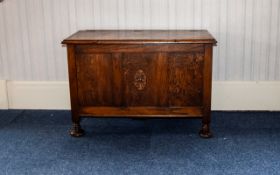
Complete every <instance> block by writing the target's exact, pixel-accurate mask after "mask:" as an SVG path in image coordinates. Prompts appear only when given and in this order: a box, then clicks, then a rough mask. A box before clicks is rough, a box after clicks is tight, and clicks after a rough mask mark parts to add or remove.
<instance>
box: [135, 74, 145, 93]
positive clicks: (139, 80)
mask: <svg viewBox="0 0 280 175" xmlns="http://www.w3.org/2000/svg"><path fill="white" fill-rule="evenodd" d="M133 83H134V86H135V87H136V88H137V90H139V91H141V90H144V89H145V87H146V84H147V76H146V74H145V73H144V71H143V70H142V69H139V70H137V71H136V73H135V75H134V82H133Z"/></svg>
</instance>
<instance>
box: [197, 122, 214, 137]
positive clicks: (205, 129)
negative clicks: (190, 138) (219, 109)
mask: <svg viewBox="0 0 280 175" xmlns="http://www.w3.org/2000/svg"><path fill="white" fill-rule="evenodd" d="M199 135H200V137H202V138H211V137H213V135H212V133H211V131H210V123H202V128H201V130H200V131H199Z"/></svg>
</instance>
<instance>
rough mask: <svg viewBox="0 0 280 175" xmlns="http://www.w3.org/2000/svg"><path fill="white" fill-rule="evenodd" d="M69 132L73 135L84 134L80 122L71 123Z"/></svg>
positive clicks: (79, 135)
mask: <svg viewBox="0 0 280 175" xmlns="http://www.w3.org/2000/svg"><path fill="white" fill-rule="evenodd" d="M69 133H70V135H71V136H73V137H81V136H83V135H84V134H85V131H84V130H83V129H82V128H81V126H80V124H77V123H73V125H72V128H71V129H70V131H69Z"/></svg>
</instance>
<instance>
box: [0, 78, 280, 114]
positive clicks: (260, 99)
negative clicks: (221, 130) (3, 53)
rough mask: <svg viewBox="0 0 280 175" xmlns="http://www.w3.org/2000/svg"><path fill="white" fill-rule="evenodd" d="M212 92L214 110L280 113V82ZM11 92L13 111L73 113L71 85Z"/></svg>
mask: <svg viewBox="0 0 280 175" xmlns="http://www.w3.org/2000/svg"><path fill="white" fill-rule="evenodd" d="M0 87H1V85H0ZM212 89H213V92H212V110H269V111H280V82H278V81H270V82H253V81H252V82H250V81H249V82H244V81H216V82H215V81H214V82H213V88H212ZM7 91H8V102H9V105H8V107H9V108H10V109H70V97H69V88H68V82H63V81H62V82H26V81H9V82H8V83H7ZM0 94H1V92H0ZM0 106H1V103H0Z"/></svg>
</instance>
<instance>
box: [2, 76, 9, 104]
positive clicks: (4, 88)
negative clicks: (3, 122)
mask: <svg viewBox="0 0 280 175" xmlns="http://www.w3.org/2000/svg"><path fill="white" fill-rule="evenodd" d="M0 109H8V98H7V88H6V81H5V80H0Z"/></svg>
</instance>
